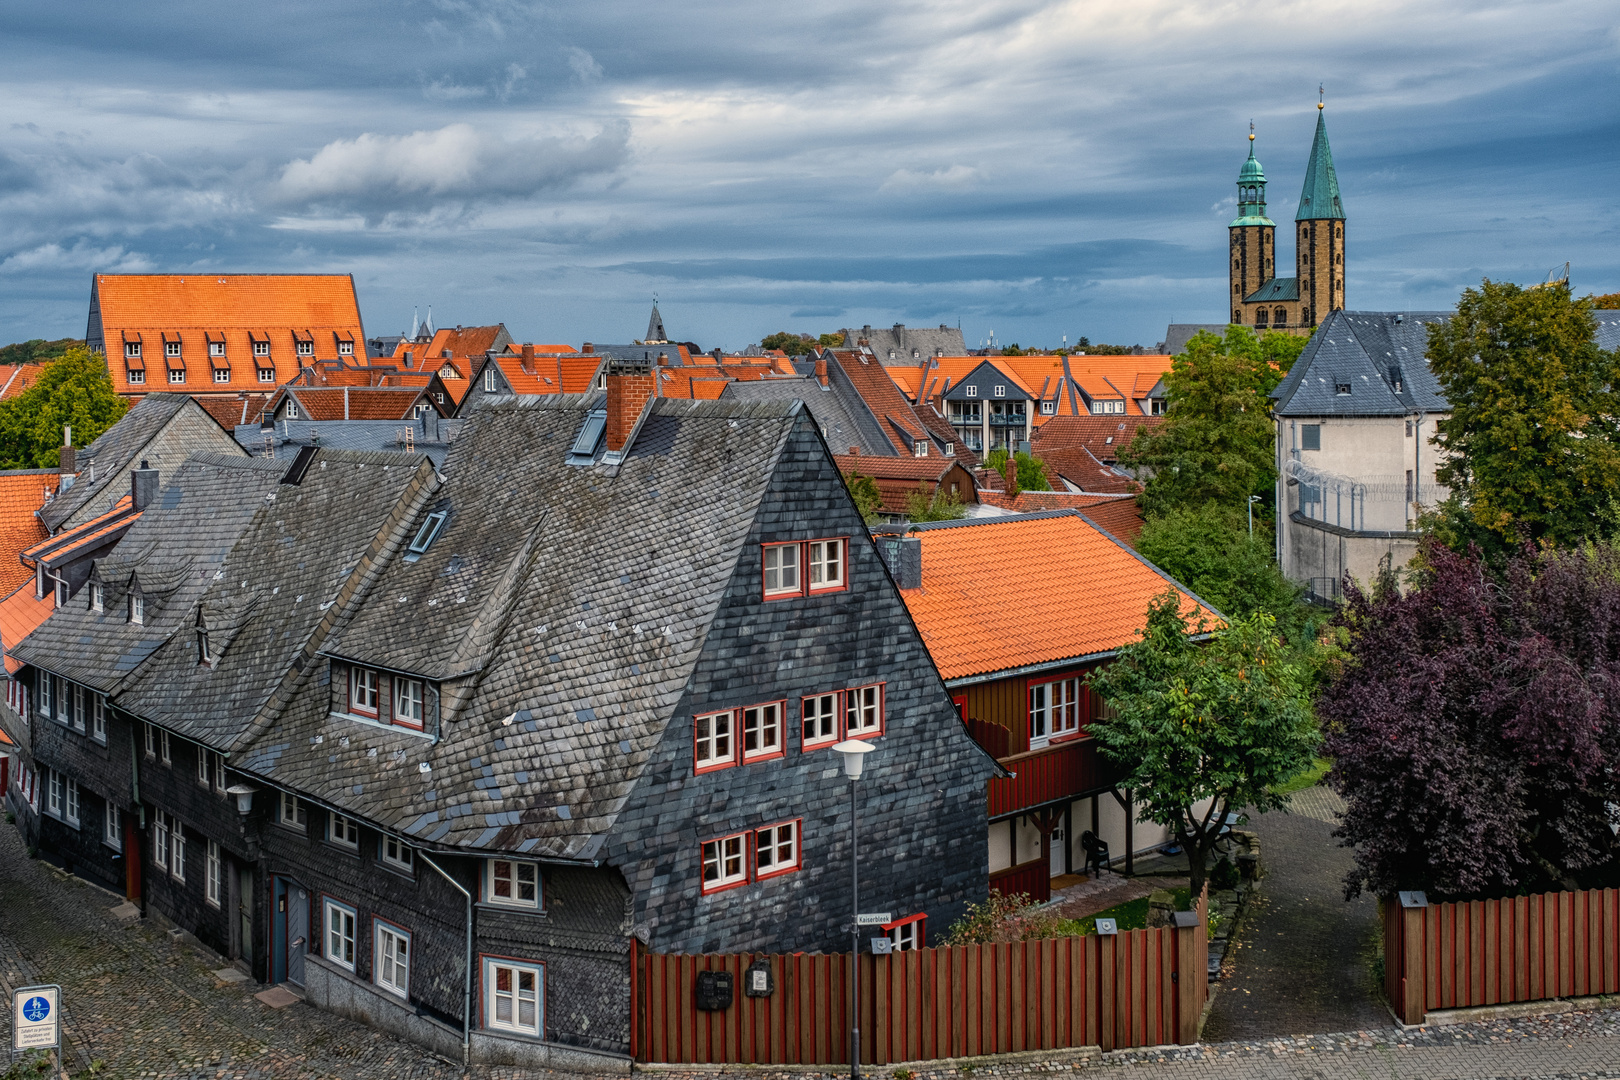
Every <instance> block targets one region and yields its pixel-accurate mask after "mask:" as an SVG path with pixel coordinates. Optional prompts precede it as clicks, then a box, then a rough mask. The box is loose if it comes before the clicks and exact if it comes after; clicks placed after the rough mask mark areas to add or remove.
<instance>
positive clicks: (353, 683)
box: [349, 667, 377, 719]
mask: <svg viewBox="0 0 1620 1080" xmlns="http://www.w3.org/2000/svg"><path fill="white" fill-rule="evenodd" d="M349 711H350V712H352V713H357V714H359V715H360V716H369V717H371V718H373V719H375V718H376V716H377V673H376V672H375V671H372V670H371V669H370V668H361V667H356V668H350V669H349Z"/></svg>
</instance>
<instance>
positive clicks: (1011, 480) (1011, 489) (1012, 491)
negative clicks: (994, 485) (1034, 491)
mask: <svg viewBox="0 0 1620 1080" xmlns="http://www.w3.org/2000/svg"><path fill="white" fill-rule="evenodd" d="M1003 473H1004V474H1005V476H1006V478H1007V497H1008V498H1009V499H1012V498H1017V497H1018V462H1017V460H1016V459H1014V458H1013V457H1012V455H1010V454H1009V455H1008V456H1007V464H1006V465H1005V466H1004V467H1003Z"/></svg>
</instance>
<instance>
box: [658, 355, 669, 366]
mask: <svg viewBox="0 0 1620 1080" xmlns="http://www.w3.org/2000/svg"><path fill="white" fill-rule="evenodd" d="M658 366H659V367H669V353H667V352H661V353H659V354H658Z"/></svg>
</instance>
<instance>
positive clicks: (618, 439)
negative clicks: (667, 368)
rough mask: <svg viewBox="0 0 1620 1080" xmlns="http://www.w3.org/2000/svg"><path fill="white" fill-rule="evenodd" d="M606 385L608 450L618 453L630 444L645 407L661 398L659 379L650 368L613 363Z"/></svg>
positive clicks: (611, 362) (608, 372)
mask: <svg viewBox="0 0 1620 1080" xmlns="http://www.w3.org/2000/svg"><path fill="white" fill-rule="evenodd" d="M606 381H607V448H608V450H609V452H617V451H620V450H623V449H624V447H625V444H626V443H628V442H629V441H630V432H631V429H633V428H634V427H635V426H636V421H637V420H638V419H639V418H640V417H641V410H642V407H643V406H644V405H646V404H647V401H648V399H650V398H653V397H656V396H657V395H658V376H657V375H656V374H654V373H653V369H652V365H650V364H646V363H630V362H619V361H613V360H610V361H608V367H607V376H606Z"/></svg>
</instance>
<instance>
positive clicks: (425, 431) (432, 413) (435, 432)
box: [422, 408, 439, 443]
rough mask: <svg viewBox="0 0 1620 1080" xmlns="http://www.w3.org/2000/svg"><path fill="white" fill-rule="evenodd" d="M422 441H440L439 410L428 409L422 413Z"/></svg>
mask: <svg viewBox="0 0 1620 1080" xmlns="http://www.w3.org/2000/svg"><path fill="white" fill-rule="evenodd" d="M422 441H423V442H425V443H430V442H438V441H439V410H438V409H431V408H430V409H428V411H427V412H425V413H423V414H422Z"/></svg>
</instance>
